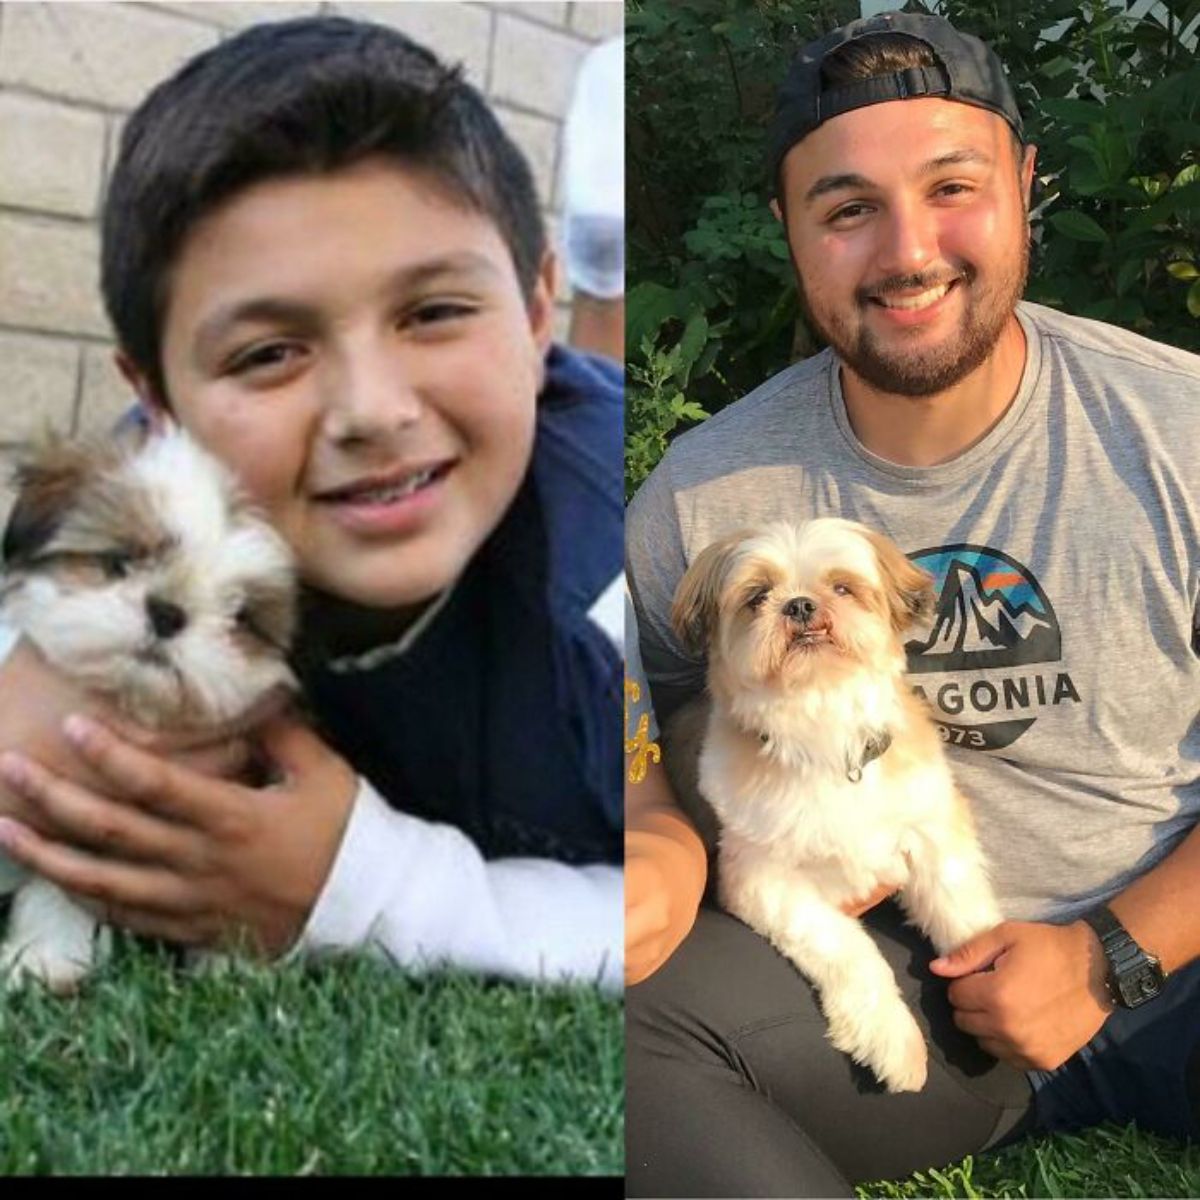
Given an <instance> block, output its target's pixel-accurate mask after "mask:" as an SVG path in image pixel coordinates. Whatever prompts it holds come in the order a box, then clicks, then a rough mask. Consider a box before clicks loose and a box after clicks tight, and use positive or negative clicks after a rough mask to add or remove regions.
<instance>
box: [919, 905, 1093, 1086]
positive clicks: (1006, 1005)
mask: <svg viewBox="0 0 1200 1200" xmlns="http://www.w3.org/2000/svg"><path fill="white" fill-rule="evenodd" d="M929 965H930V969H931V970H932V971H933V972H934V974H935V975H941V976H943V977H946V978H950V979H953V980H954V982H953V983H952V984H950V987H949V989H948V991H949V996H950V1003H951V1004H953V1005H954V1010H955V1011H954V1023H955V1024H956V1025H957V1026H958V1027H959V1029H962V1030H963V1031H964V1032H966V1033H969V1034H972V1035H973V1036H974V1037H975V1038H977V1039H978V1041H979V1044H980V1046H982V1047H983V1049H984V1050H986V1051H987V1052H988V1053H989V1054H990V1055H992V1056H993V1057H994V1058H1000V1059H1004V1060H1005V1061H1006V1062H1010V1063H1012V1064H1013V1065H1014V1066H1016V1067H1020V1068H1021V1070H1023V1071H1030V1070H1043V1071H1052V1070H1054V1068H1055V1067H1059V1066H1061V1065H1062V1064H1063V1063H1064V1062H1066V1061H1067V1059H1068V1058H1070V1057H1071V1055H1072V1054H1074V1053H1075V1051H1076V1050H1078V1049H1079V1048H1080V1047H1081V1046H1083V1045H1086V1043H1087V1042H1088V1041H1089V1040H1090V1039H1091V1038H1092V1037H1093V1036H1094V1035H1095V1033H1096V1032H1097V1031H1098V1030H1099V1028H1100V1026H1101V1025H1103V1024H1104V1022H1105V1020H1106V1019H1107V1018H1108V1014H1109V1013H1110V1012H1112V1009H1113V1004H1112V1001H1111V1000H1109V999H1108V997H1107V993H1106V991H1105V988H1104V978H1105V973H1106V970H1105V963H1104V955H1103V953H1102V952H1101V950H1100V942H1099V939H1098V938H1097V937H1096V935H1095V934H1094V933H1093V932H1092V931H1091V929H1090V928H1089V927H1088V926H1087V925H1085V924H1084V923H1083V922H1082V921H1076V922H1074V923H1073V924H1071V925H1044V924H1035V923H1032V922H1028V921H1005V922H1004V923H1003V924H1001V925H997V926H996V928H995V929H989V930H987V931H986V932H985V933H981V934H978V935H977V936H975V937H973V938H971V940H970V941H968V942H964V943H963V945H961V946H959V947H958V949H957V950H955V951H954V952H953V953H951V954H947V955H944V956H943V957H941V958H935V959H934V960H933V962H931V963H930V964H929ZM989 966H990V967H991V968H992V969H991V970H986V968H987V967H989Z"/></svg>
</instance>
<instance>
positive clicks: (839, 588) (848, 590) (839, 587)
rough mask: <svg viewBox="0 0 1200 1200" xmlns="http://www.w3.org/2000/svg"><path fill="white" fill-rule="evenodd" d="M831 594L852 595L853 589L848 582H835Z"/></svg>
mask: <svg viewBox="0 0 1200 1200" xmlns="http://www.w3.org/2000/svg"><path fill="white" fill-rule="evenodd" d="M833 594H834V595H835V596H853V595H854V589H853V588H852V587H851V586H850V585H849V584H848V583H835V584H834V585H833Z"/></svg>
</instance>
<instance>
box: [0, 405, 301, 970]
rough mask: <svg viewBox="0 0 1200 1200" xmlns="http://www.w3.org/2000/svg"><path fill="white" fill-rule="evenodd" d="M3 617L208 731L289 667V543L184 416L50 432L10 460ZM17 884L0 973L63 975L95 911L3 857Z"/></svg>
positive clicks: (93, 933)
mask: <svg viewBox="0 0 1200 1200" xmlns="http://www.w3.org/2000/svg"><path fill="white" fill-rule="evenodd" d="M15 482H16V485H17V488H18V496H17V501H16V505H15V507H14V509H13V511H12V514H11V516H10V518H9V522H8V526H7V529H6V530H5V533H4V539H3V556H4V576H3V582H2V584H0V620H2V621H4V622H5V623H6V624H7V625H8V626H9V627H10V628H12V629H13V630H15V631H16V632H19V633H20V634H23V635H24V636H25V637H27V638H29V640H30V641H31V642H32V643H33V644H34V645H35V646H36V647H37V649H38V650H39V651H40V652H41V654H42V656H43V657H44V658H45V659H46V660H47V661H48V662H49V663H50V664H51V665H53V666H54V667H55V668H56V669H58V670H59V671H60V672H62V673H63V674H64V675H66V676H67V677H69V678H70V679H72V680H73V681H75V682H76V683H78V684H80V685H81V686H82V687H84V688H86V689H88V690H89V691H91V692H93V693H96V694H98V695H100V696H101V697H103V698H104V699H106V700H107V701H108V702H110V703H111V704H112V705H113V706H114V707H115V708H116V709H117V710H118V711H119V712H120V713H121V714H122V715H123V716H126V717H128V718H129V719H130V720H132V721H134V722H136V723H137V724H139V725H142V726H145V727H147V728H150V729H155V730H164V731H165V730H172V731H175V730H180V731H182V730H196V731H203V730H206V729H217V728H220V727H222V726H225V725H226V724H227V723H229V722H232V721H235V720H236V719H237V718H238V717H240V716H241V715H243V714H245V713H246V712H247V711H248V710H250V709H251V708H252V707H253V706H254V705H255V704H256V702H258V701H260V700H262V699H264V698H265V696H266V695H267V693H269V692H271V691H272V690H274V689H286V690H291V689H293V688H294V687H295V679H294V677H293V675H292V672H291V670H290V669H289V667H288V665H287V662H286V658H285V655H286V652H287V649H288V646H289V643H290V641H291V637H292V632H293V627H294V623H295V605H296V588H295V576H294V571H293V566H292V556H291V552H290V550H289V549H288V546H287V544H286V542H284V541H283V539H282V538H281V537H280V536H279V534H278V533H276V532H275V530H274V529H273V528H272V527H271V526H270V525H269V524H268V523H267V522H266V520H265V519H264V518H263V517H261V516H260V515H259V514H258V513H257V512H256V511H255V510H254V508H253V507H252V506H251V505H250V503H249V501H248V500H247V499H246V498H245V497H244V496H243V495H242V494H241V493H240V491H239V490H238V488H237V487H236V485H235V483H234V481H233V479H232V477H231V476H230V474H229V473H228V472H227V471H226V469H225V468H224V466H223V465H222V464H221V463H219V462H218V461H217V460H216V459H214V458H213V457H212V456H211V455H209V454H208V453H207V452H206V451H204V450H203V449H201V448H200V447H199V446H198V445H197V444H196V443H195V442H194V441H192V440H191V438H189V437H188V436H187V435H186V434H185V433H183V432H182V431H181V430H179V429H176V428H172V429H169V430H167V431H166V432H162V433H155V434H151V435H149V436H147V437H146V438H145V440H144V442H143V443H142V444H141V445H139V446H133V445H130V444H128V443H124V444H120V443H117V442H115V441H114V442H107V443H97V444H86V443H81V442H75V441H67V440H65V439H46V440H44V441H43V442H42V443H40V444H39V445H38V446H36V447H35V448H34V449H33V450H32V451H31V452H30V453H29V455H28V456H27V457H25V458H24V459H23V460H22V461H20V462H19V463H18V464H17V468H16V473H15ZM0 876H3V878H0V890H2V891H3V892H5V893H7V892H11V891H13V890H14V889H15V890H16V895H15V897H14V899H13V902H12V910H11V913H10V917H9V925H8V930H7V933H6V935H5V938H4V941H3V944H2V945H0V976H6V977H7V979H8V981H9V982H10V983H15V982H19V981H20V980H21V979H23V978H25V977H34V978H38V979H41V980H42V981H43V982H45V983H46V984H47V985H48V986H50V987H51V988H53V989H55V990H58V991H69V990H71V989H72V988H74V987H75V986H76V985H77V984H78V983H79V982H80V981H81V980H82V979H83V978H84V977H85V976H86V975H87V973H88V971H89V970H90V969H91V967H92V966H93V965H94V962H95V961H96V959H97V958H98V957H100V956H101V955H102V954H103V953H104V947H105V945H106V939H104V938H98V937H97V934H98V932H99V926H98V922H97V919H96V917H95V916H94V915H93V914H92V913H91V912H89V911H87V910H86V909H84V908H81V907H80V906H79V905H78V904H76V903H75V902H74V901H72V900H70V899H68V898H67V896H66V895H65V894H64V893H63V892H62V891H60V890H59V889H58V888H56V887H54V886H53V885H52V884H50V883H48V882H46V881H45V880H42V879H39V878H36V877H33V878H29V877H28V876H27V873H25V872H23V871H21V870H20V869H19V868H17V867H16V866H15V864H13V863H11V861H9V860H6V859H4V858H3V856H2V855H0Z"/></svg>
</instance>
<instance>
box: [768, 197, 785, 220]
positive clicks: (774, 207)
mask: <svg viewBox="0 0 1200 1200" xmlns="http://www.w3.org/2000/svg"><path fill="white" fill-rule="evenodd" d="M770 207H771V216H773V217H774V218H775V220H777V221H778V222H779V223H780V224H781V225H782V224H783V209H782V208H780V207H779V201H778V200H777V199H776V198H775V197H774V196H772V197H771V206H770Z"/></svg>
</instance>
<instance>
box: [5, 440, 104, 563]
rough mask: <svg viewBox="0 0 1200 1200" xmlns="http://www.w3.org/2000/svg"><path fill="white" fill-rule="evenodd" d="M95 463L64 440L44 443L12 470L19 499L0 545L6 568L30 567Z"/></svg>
mask: <svg viewBox="0 0 1200 1200" xmlns="http://www.w3.org/2000/svg"><path fill="white" fill-rule="evenodd" d="M94 467H95V464H94V462H93V460H92V458H91V456H90V455H89V454H88V453H87V451H86V450H84V449H82V448H81V447H80V446H79V445H77V444H73V443H71V442H67V441H64V440H63V439H61V438H55V437H51V438H44V439H42V440H41V441H39V442H38V443H37V444H36V445H35V446H32V447H31V448H30V449H29V450H27V451H26V452H25V454H24V457H22V458H21V459H19V460H18V461H17V463H16V465H15V467H14V468H13V476H12V482H13V486H14V487H15V488H16V489H17V500H16V503H15V504H14V505H13V509H12V512H11V513H10V514H9V517H8V524H7V525H6V526H5V529H4V540H3V543H2V544H0V553H2V554H3V557H4V564H5V566H7V567H10V568H11V567H21V566H26V565H28V564H29V563H30V562H31V561H32V560H33V559H34V558H36V557H37V554H38V551H39V550H41V549H42V547H44V546H45V545H46V543H47V542H49V541H50V539H51V538H53V537H54V534H55V533H56V531H57V530H58V527H59V526H60V525H61V524H62V521H63V518H64V516H65V515H66V513H67V512H68V511H69V510H70V508H71V506H72V505H73V504H74V503H75V498H76V496H77V495H78V494H79V490H80V488H81V487H83V485H84V482H85V481H86V480H87V479H88V477H89V475H90V474H91V472H92V471H93V470H94Z"/></svg>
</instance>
